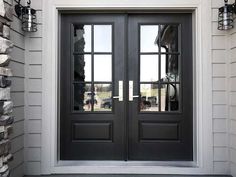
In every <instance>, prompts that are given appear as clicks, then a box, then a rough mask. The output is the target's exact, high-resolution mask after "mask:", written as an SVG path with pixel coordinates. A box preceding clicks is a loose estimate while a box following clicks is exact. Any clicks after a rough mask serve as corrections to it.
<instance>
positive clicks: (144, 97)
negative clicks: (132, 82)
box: [139, 84, 159, 111]
mask: <svg viewBox="0 0 236 177" xmlns="http://www.w3.org/2000/svg"><path fill="white" fill-rule="evenodd" d="M158 90H159V89H158V84H140V95H141V98H140V104H139V106H140V111H159V107H158Z"/></svg>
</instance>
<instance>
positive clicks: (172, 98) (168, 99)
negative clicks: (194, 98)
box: [161, 84, 187, 112]
mask: <svg viewBox="0 0 236 177" xmlns="http://www.w3.org/2000/svg"><path fill="white" fill-rule="evenodd" d="M179 93H180V87H179V84H163V85H162V88H161V111H168V112H169V111H179V106H180V100H179V98H180V95H179ZM186 94H187V93H186Z"/></svg>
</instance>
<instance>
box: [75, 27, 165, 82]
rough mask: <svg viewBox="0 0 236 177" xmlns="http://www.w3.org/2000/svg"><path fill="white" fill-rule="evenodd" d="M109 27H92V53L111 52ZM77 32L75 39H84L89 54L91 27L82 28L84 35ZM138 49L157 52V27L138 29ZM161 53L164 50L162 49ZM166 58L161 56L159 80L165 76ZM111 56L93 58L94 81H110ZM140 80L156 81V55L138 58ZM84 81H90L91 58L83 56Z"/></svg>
mask: <svg viewBox="0 0 236 177" xmlns="http://www.w3.org/2000/svg"><path fill="white" fill-rule="evenodd" d="M111 29H112V28H111V25H94V51H95V52H111V48H112V39H111V36H112V32H111ZM81 32H82V31H81V30H77V37H76V39H77V40H78V39H80V38H81V37H84V40H85V50H84V51H85V52H91V26H90V25H85V26H84V33H83V32H82V34H79V33H81ZM140 32H141V36H140V44H141V45H140V47H141V52H158V47H157V45H156V44H155V40H156V37H157V35H158V25H143V26H141V29H140ZM162 52H165V49H164V48H162ZM118 57H119V56H118ZM165 58H166V56H165V55H162V56H161V78H163V77H165V76H166V59H165ZM111 67H112V63H111V56H110V55H95V56H94V78H95V81H111V74H112V71H111ZM140 70H141V71H140V73H141V75H140V80H141V81H158V73H159V70H158V55H141V56H140ZM85 80H86V81H91V56H90V55H85Z"/></svg>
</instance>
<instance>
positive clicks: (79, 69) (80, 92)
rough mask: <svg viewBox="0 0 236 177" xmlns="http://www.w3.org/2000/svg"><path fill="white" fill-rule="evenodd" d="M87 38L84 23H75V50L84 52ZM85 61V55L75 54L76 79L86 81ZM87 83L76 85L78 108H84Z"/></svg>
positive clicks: (76, 106) (75, 93) (76, 104)
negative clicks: (85, 38) (85, 37)
mask: <svg viewBox="0 0 236 177" xmlns="http://www.w3.org/2000/svg"><path fill="white" fill-rule="evenodd" d="M84 47H85V40H84V25H74V51H75V52H78V53H80V54H82V53H84ZM84 67H85V61H84V55H75V56H74V79H75V80H76V81H80V82H84V81H85V70H84ZM85 90H86V88H85V83H82V84H78V86H75V90H74V99H75V105H74V108H75V109H76V110H84V108H83V105H84V93H85Z"/></svg>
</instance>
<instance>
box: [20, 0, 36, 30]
mask: <svg viewBox="0 0 236 177" xmlns="http://www.w3.org/2000/svg"><path fill="white" fill-rule="evenodd" d="M20 1H21V0H18V1H17V4H16V5H15V11H16V14H17V16H18V17H19V18H21V20H22V30H23V31H26V32H36V31H37V21H36V20H37V18H36V10H35V9H33V8H31V7H30V4H31V0H29V1H28V2H27V6H22V5H21V4H20Z"/></svg>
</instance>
